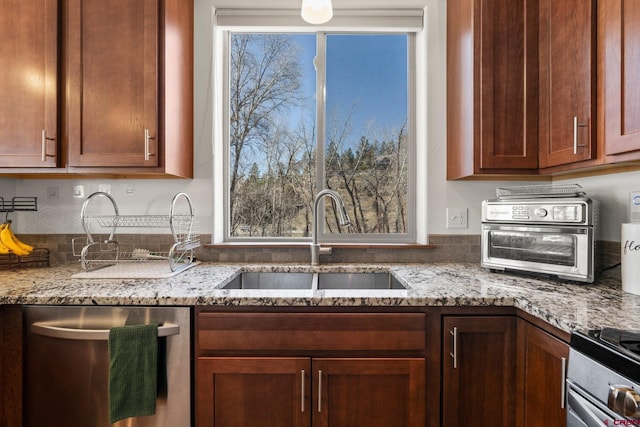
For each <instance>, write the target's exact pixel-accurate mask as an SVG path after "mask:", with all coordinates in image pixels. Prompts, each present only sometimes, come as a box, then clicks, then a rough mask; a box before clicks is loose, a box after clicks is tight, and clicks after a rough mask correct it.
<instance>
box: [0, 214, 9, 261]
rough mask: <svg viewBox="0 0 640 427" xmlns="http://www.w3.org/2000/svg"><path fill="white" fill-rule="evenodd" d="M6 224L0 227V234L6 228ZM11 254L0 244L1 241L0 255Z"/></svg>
mask: <svg viewBox="0 0 640 427" xmlns="http://www.w3.org/2000/svg"><path fill="white" fill-rule="evenodd" d="M6 225H7V223H6V222H5V223H4V224H2V225H0V233H1V232H2V230H3V229H4V228H5V227H6ZM8 253H11V250H10V249H9V248H8V247H6V246H5V245H3V244H2V240H0V254H3V255H4V254H8Z"/></svg>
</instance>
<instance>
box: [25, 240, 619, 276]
mask: <svg viewBox="0 0 640 427" xmlns="http://www.w3.org/2000/svg"><path fill="white" fill-rule="evenodd" d="M20 238H21V239H22V240H24V241H25V242H29V244H31V245H33V246H36V247H40V248H47V249H48V250H49V252H50V264H51V265H52V266H55V265H61V264H67V263H72V262H77V261H78V259H79V257H78V256H74V254H73V247H72V240H73V239H74V238H77V239H78V240H76V252H78V251H79V250H81V249H82V246H83V242H82V239H84V238H85V236H84V235H72V234H31V235H29V234H23V235H21V236H20ZM209 239H210V237H209V236H202V243H203V244H205V245H206V243H207V242H208V241H210V240H209ZM118 242H119V244H120V245H121V247H122V248H123V249H122V250H124V251H127V250H129V251H130V250H132V249H133V248H144V249H148V250H150V251H152V252H167V251H168V250H169V248H170V247H171V245H172V244H173V240H172V237H171V236H170V235H160V234H119V235H118ZM599 244H600V250H601V251H602V256H603V265H604V267H605V268H606V267H608V266H611V265H614V264H616V263H619V262H620V243H619V242H608V241H602V242H599ZM196 257H197V259H199V260H202V261H207V262H224V263H307V262H309V259H310V255H309V248H308V246H306V245H299V246H298V245H281V246H279V245H273V246H252V245H237V246H234V245H229V244H226V245H209V246H205V247H200V248H198V249H197V250H196ZM321 261H322V263H324V264H328V263H374V264H375V263H379V264H384V263H433V262H474V263H475V262H477V263H479V262H480V235H460V234H456V235H437V234H436V235H430V236H429V245H426V246H421V245H415V246H414V245H407V246H390V247H384V246H371V247H366V246H363V247H362V248H354V247H353V246H351V247H349V246H343V247H341V246H340V245H337V246H334V247H333V253H332V254H331V255H323V256H322V258H321Z"/></svg>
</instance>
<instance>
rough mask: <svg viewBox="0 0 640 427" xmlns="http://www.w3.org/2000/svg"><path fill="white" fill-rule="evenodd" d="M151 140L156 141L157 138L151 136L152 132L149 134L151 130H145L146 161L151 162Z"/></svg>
mask: <svg viewBox="0 0 640 427" xmlns="http://www.w3.org/2000/svg"><path fill="white" fill-rule="evenodd" d="M150 139H155V137H153V136H151V132H149V129H145V130H144V159H145V160H149V158H150V157H151V156H152V154H151V151H150V150H149V147H150V145H151V144H150V143H149V140H150Z"/></svg>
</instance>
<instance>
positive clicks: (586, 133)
mask: <svg viewBox="0 0 640 427" xmlns="http://www.w3.org/2000/svg"><path fill="white" fill-rule="evenodd" d="M539 1H540V16H539V20H540V35H539V39H540V42H539V51H540V68H539V75H540V110H539V111H540V126H539V128H540V168H546V167H551V166H558V165H564V164H568V163H574V162H579V161H582V160H589V159H592V158H594V157H595V156H596V143H595V141H596V140H595V135H596V126H595V112H596V84H595V82H596V80H595V78H596V72H595V71H596V62H595V61H596V45H595V40H596V39H595V34H596V26H595V24H596V20H595V18H596V9H595V1H594V0H567V1H554V0H539Z"/></svg>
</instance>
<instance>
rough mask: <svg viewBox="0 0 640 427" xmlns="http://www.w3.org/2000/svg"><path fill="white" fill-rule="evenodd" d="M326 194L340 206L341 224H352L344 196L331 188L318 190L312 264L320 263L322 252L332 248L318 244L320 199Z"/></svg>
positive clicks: (314, 218)
mask: <svg viewBox="0 0 640 427" xmlns="http://www.w3.org/2000/svg"><path fill="white" fill-rule="evenodd" d="M325 196H329V197H331V198H332V199H333V201H334V202H335V204H336V206H337V208H338V216H339V217H340V225H342V226H346V225H349V224H351V220H350V219H349V214H348V213H347V207H346V206H345V204H344V201H343V200H342V197H340V194H338V193H337V192H335V191H333V190H329V189H325V190H322V191H320V192H318V194H316V197H315V200H314V202H313V230H312V237H313V242H312V243H311V265H320V254H330V253H331V248H327V247H325V248H321V247H320V245H319V244H318V228H319V224H318V220H319V217H320V215H318V205H319V204H320V200H322V198H323V197H325Z"/></svg>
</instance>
